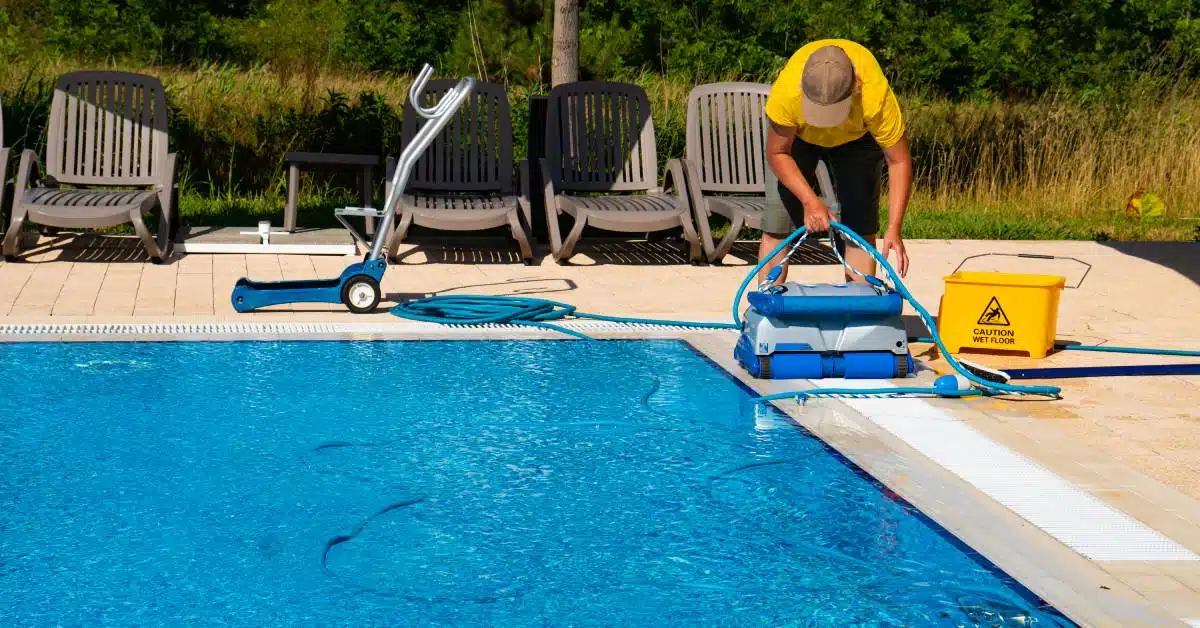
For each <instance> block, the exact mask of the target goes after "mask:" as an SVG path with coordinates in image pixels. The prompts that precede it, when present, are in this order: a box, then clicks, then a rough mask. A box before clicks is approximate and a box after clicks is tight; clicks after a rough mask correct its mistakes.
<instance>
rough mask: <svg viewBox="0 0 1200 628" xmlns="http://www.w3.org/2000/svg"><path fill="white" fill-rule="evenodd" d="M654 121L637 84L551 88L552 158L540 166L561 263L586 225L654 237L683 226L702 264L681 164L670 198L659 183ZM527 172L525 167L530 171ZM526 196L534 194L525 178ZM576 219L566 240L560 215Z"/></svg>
mask: <svg viewBox="0 0 1200 628" xmlns="http://www.w3.org/2000/svg"><path fill="white" fill-rule="evenodd" d="M657 159H658V156H657V154H656V152H655V142H654V121H653V120H652V119H651V117H650V100H649V98H647V96H646V92H645V91H644V90H643V89H642V88H641V87H638V86H637V85H629V84H625V83H603V82H598V81H585V82H580V83H568V84H565V85H559V86H558V87H555V88H554V89H553V90H551V91H550V98H549V107H548V111H547V115H546V157H545V158H543V159H541V160H540V163H539V164H538V165H539V167H540V168H541V174H542V182H543V190H542V193H543V194H544V195H545V199H546V223H547V229H548V232H549V236H550V252H551V254H553V256H554V259H555V260H556V261H558V262H563V261H565V260H568V259H570V257H571V254H572V253H573V252H574V250H575V245H576V244H577V243H578V242H579V238H580V236H581V235H583V229H584V227H586V226H588V225H591V226H592V227H596V228H599V229H606V230H609V231H619V232H626V233H650V232H655V231H664V230H669V229H676V228H680V227H682V229H683V235H684V238H685V240H686V241H687V245H688V252H687V255H688V258H689V259H690V260H691V261H699V259H700V255H701V252H700V239H699V237H697V235H696V230H695V227H694V226H693V225H692V217H691V215H690V210H689V209H688V204H687V200H686V197H685V191H684V185H683V172H682V170H680V169H679V166H678V164H677V163H676V164H675V165H673V166H672V167H671V168H669V169H668V171H667V185H668V189H669V187H671V186H673V187H674V188H675V190H676V191H675V192H674V193H665V192H663V191H662V189H660V188H659V185H658V161H657ZM523 169H524V167H523ZM521 185H522V194H523V196H524V197H525V199H526V202H528V199H529V198H530V197H531V194H532V193H533V191H532V190H530V189H528V186H529V179H528V178H527V177H522V179H521ZM561 214H566V215H568V216H570V217H571V218H573V219H574V224H573V225H572V227H571V231H570V232H569V233H568V234H567V237H566V238H565V239H564V238H563V237H562V235H561V232H560V231H559V225H558V219H559V215H561Z"/></svg>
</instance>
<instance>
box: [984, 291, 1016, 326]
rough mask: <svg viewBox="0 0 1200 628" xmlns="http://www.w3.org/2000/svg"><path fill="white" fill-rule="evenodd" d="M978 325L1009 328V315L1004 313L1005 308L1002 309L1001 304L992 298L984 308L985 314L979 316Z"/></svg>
mask: <svg viewBox="0 0 1200 628" xmlns="http://www.w3.org/2000/svg"><path fill="white" fill-rule="evenodd" d="M978 324H980V325H997V326H1000V327H1008V325H1009V322H1008V315H1007V314H1005V313H1004V308H1002V307H1000V302H999V301H997V300H996V297H992V300H991V301H988V304H987V307H985V308H983V314H980V315H979V323H978Z"/></svg>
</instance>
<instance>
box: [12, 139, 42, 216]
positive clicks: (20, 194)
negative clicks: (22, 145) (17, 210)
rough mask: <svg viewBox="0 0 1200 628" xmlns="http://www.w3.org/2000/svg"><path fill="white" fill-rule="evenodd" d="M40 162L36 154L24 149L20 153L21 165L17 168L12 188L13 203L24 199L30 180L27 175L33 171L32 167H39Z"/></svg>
mask: <svg viewBox="0 0 1200 628" xmlns="http://www.w3.org/2000/svg"><path fill="white" fill-rule="evenodd" d="M41 163H42V160H41V159H40V158H38V154H37V153H35V152H33V151H31V150H29V149H26V150H23V151H21V164H20V165H19V166H17V182H16V185H15V186H14V187H13V202H14V203H16V202H19V201H20V199H23V198H25V192H27V191H29V183H30V178H29V175H30V173H31V172H32V171H33V165H34V164H38V165H41Z"/></svg>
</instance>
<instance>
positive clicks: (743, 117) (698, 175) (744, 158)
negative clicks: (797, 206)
mask: <svg viewBox="0 0 1200 628" xmlns="http://www.w3.org/2000/svg"><path fill="white" fill-rule="evenodd" d="M770 91H771V86H770V85H764V84H761V83H712V84H709V85H701V86H699V87H697V88H695V89H693V90H692V92H691V93H690V94H689V95H688V105H687V139H686V147H685V149H684V152H685V154H686V157H685V158H683V159H681V160H679V163H680V167H681V169H682V170H683V173H684V177H685V181H686V182H687V185H686V187H687V192H688V200H689V204H690V205H691V207H692V210H693V211H694V212H695V215H696V229H697V230H698V231H699V232H700V240H701V242H702V243H703V245H704V254H705V255H706V256H707V257H708V259H709V261H711V262H718V261H720V260H721V259H722V258H724V257H725V254H726V253H728V252H729V249H730V247H732V246H733V243H734V242H735V241H736V240H737V237H738V234H739V233H740V232H741V230H742V227H744V226H749V227H751V228H754V229H758V228H760V227H761V225H762V215H763V209H764V208H765V206H766V198H765V190H766V185H767V182H768V180H769V181H770V182H771V183H774V181H775V179H774V178H773V177H771V176H770V175H769V173H768V172H767V166H766V159H765V157H766V152H765V148H764V147H765V140H766V116H765V115H764V114H763V106H764V105H765V104H766V102H767V94H769V93H770ZM713 215H717V216H722V217H724V218H725V219H726V220H728V221H729V232H728V233H727V234H726V235H725V237H723V238H721V241H720V242H719V243H716V244H714V243H713V235H712V229H711V227H710V223H709V219H710V217H711V216H713Z"/></svg>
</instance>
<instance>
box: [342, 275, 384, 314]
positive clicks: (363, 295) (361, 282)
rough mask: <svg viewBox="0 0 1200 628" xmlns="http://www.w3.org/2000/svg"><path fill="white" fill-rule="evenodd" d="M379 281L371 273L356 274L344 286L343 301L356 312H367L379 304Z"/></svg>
mask: <svg viewBox="0 0 1200 628" xmlns="http://www.w3.org/2000/svg"><path fill="white" fill-rule="evenodd" d="M380 296H381V295H380V293H379V282H378V281H375V278H374V277H371V276H370V275H355V276H354V277H351V278H350V279H348V280H346V283H345V284H344V285H343V286H342V303H343V304H345V305H346V307H347V308H349V309H350V311H351V312H354V313H355V314H367V313H369V312H371V311H372V310H374V309H375V306H377V305H379V298H380Z"/></svg>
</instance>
